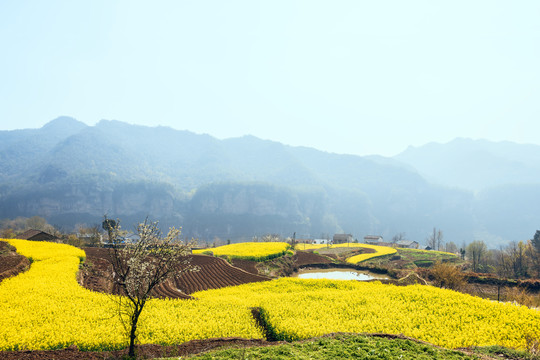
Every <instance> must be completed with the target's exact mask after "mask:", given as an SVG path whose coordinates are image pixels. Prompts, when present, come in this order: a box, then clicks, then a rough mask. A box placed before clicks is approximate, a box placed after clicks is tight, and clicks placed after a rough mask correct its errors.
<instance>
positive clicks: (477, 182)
mask: <svg viewBox="0 0 540 360" xmlns="http://www.w3.org/2000/svg"><path fill="white" fill-rule="evenodd" d="M395 159H397V160H399V161H402V162H404V163H407V164H409V165H411V166H413V167H414V168H416V169H417V170H418V171H419V172H420V174H422V175H423V176H425V177H426V179H429V180H430V181H433V182H435V183H438V184H441V185H446V186H451V187H459V188H464V189H468V190H474V191H478V190H483V189H486V188H490V187H493V186H500V185H508V184H534V183H538V182H539V179H540V146H538V145H520V144H515V143H512V142H491V141H487V140H471V139H462V138H459V139H455V140H453V141H451V142H449V143H447V144H438V143H430V144H427V145H424V146H421V147H416V148H415V147H409V148H408V149H407V150H405V151H404V152H403V153H401V154H399V155H397V156H396V157H395Z"/></svg>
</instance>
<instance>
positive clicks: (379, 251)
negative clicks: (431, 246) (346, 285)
mask: <svg viewBox="0 0 540 360" xmlns="http://www.w3.org/2000/svg"><path fill="white" fill-rule="evenodd" d="M326 247H328V246H327V245H324V244H323V245H320V244H317V245H314V244H307V246H306V244H299V245H297V246H296V248H297V250H317V249H322V248H326ZM339 247H348V248H351V249H354V248H365V249H372V250H375V252H373V253H367V254H359V255H355V256H352V257H350V258H348V259H347V262H348V263H351V264H358V263H359V262H362V261H365V260H368V259H373V258H376V257H380V256H385V255H391V254H395V253H396V252H397V250H396V249H394V248H392V247H388V246H379V245H370V244H361V243H349V244H335V245H331V246H330V247H329V248H330V249H331V248H339Z"/></svg>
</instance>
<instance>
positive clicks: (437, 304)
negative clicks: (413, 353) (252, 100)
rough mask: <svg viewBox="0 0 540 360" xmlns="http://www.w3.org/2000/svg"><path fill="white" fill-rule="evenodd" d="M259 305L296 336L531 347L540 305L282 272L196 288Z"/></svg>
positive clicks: (539, 324)
mask: <svg viewBox="0 0 540 360" xmlns="http://www.w3.org/2000/svg"><path fill="white" fill-rule="evenodd" d="M193 295H194V296H196V297H197V298H200V299H206V298H215V297H217V298H219V299H220V300H221V301H223V302H230V303H240V304H243V305H244V306H258V307H261V308H262V314H263V317H264V319H265V321H266V322H267V323H268V325H269V328H270V330H271V332H272V333H273V334H274V335H275V336H276V337H277V338H278V339H281V340H288V341H291V340H299V339H307V338H310V337H314V336H320V335H323V334H327V333H332V332H358V333H362V332H366V333H392V334H404V335H406V336H410V337H414V338H417V339H421V340H424V341H427V342H430V343H433V344H436V345H439V346H443V347H446V348H458V347H467V346H473V345H475V346H486V345H502V346H508V347H513V348H521V349H523V348H526V343H527V338H532V339H538V338H540V311H538V310H533V309H529V308H527V307H525V306H517V305H514V304H508V303H496V302H492V301H489V300H485V299H481V298H478V297H473V296H470V295H466V294H462V293H458V292H455V291H451V290H445V289H439V288H436V287H431V286H423V285H413V286H394V285H383V284H381V283H380V282H361V281H334V280H324V279H320V280H301V279H293V278H282V279H278V280H274V281H269V282H261V283H254V284H247V285H241V286H236V287H230V288H225V289H218V290H207V291H203V292H198V293H195V294H193Z"/></svg>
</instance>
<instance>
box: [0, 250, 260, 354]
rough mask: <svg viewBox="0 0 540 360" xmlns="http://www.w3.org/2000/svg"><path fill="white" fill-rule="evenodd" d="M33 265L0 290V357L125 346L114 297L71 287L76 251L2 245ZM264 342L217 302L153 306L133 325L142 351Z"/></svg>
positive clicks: (243, 318) (235, 311)
mask: <svg viewBox="0 0 540 360" xmlns="http://www.w3.org/2000/svg"><path fill="white" fill-rule="evenodd" d="M7 241H8V242H9V243H11V244H12V245H13V246H15V247H16V248H17V251H18V252H19V251H20V253H22V254H23V255H25V256H27V257H31V258H32V259H33V263H32V265H31V267H30V269H29V270H28V271H27V272H25V273H23V274H19V275H18V276H15V277H12V278H9V279H6V280H4V281H3V282H2V283H1V284H0V308H1V309H2V312H0V351H2V350H48V349H61V348H67V347H69V346H73V345H74V346H76V347H77V348H79V349H82V350H96V351H100V350H113V349H122V348H124V347H125V346H126V339H127V337H126V336H125V329H124V327H123V325H122V323H121V322H120V320H119V319H118V316H117V309H116V302H115V301H114V300H115V297H114V296H111V295H105V294H101V293H96V292H92V291H90V290H87V289H85V288H83V287H81V286H80V285H79V284H78V283H77V281H76V274H77V271H78V268H79V264H80V257H81V256H82V254H84V253H82V251H81V250H79V249H76V248H74V247H70V246H68V245H62V244H54V243H45V242H31V241H25V240H13V241H12V240H7ZM194 324H196V326H194ZM230 336H236V337H243V338H255V339H256V338H262V337H263V336H262V332H261V330H260V329H259V328H257V326H256V324H255V321H254V319H253V317H252V316H251V312H250V310H249V309H246V308H242V307H239V306H236V305H234V304H222V303H220V302H219V301H216V300H197V301H193V300H173V299H165V300H159V299H153V300H151V301H150V302H149V303H148V304H147V307H146V308H145V311H144V312H143V314H142V316H141V319H140V325H139V340H140V343H142V344H160V345H170V344H178V343H182V342H186V341H189V340H193V339H206V338H219V337H230Z"/></svg>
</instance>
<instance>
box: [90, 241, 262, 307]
mask: <svg viewBox="0 0 540 360" xmlns="http://www.w3.org/2000/svg"><path fill="white" fill-rule="evenodd" d="M84 250H85V252H86V262H87V263H90V264H92V266H91V268H90V269H89V270H88V271H86V273H85V275H84V280H83V284H84V286H85V287H87V288H89V289H91V290H94V291H99V292H112V293H118V292H117V291H115V290H114V289H112V281H111V279H110V274H111V269H110V265H109V263H108V261H107V256H108V249H103V248H85V249H84ZM190 257H191V259H192V260H191V264H192V265H195V266H197V267H198V268H199V271H195V272H187V273H183V274H181V275H180V276H179V277H177V278H175V279H173V280H170V281H167V282H165V283H164V284H162V285H160V286H159V287H158V288H156V290H155V292H154V293H153V295H154V296H156V297H159V298H172V299H179V298H180V299H189V298H191V297H190V296H189V294H191V293H194V292H196V291H202V290H209V289H219V288H222V287H226V286H235V285H242V284H248V283H252V282H258V281H267V280H270V278H267V277H265V276H260V275H256V274H253V273H249V272H247V271H244V270H242V269H240V268H238V267H234V266H231V265H230V264H229V263H228V262H227V261H225V260H223V259H220V258H217V257H213V256H207V255H191V256H190Z"/></svg>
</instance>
